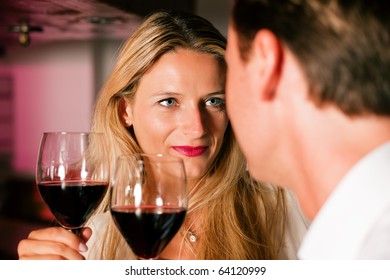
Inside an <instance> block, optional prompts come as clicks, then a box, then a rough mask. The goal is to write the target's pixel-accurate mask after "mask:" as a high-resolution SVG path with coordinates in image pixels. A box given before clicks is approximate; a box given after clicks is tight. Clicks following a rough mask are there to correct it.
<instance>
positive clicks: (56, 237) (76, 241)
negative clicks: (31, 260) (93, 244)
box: [28, 227, 87, 252]
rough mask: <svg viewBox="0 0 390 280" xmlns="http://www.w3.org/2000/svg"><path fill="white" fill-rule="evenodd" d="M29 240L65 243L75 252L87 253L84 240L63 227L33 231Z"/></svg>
mask: <svg viewBox="0 0 390 280" xmlns="http://www.w3.org/2000/svg"><path fill="white" fill-rule="evenodd" d="M28 239H32V240H41V241H53V242H57V243H63V244H65V245H67V246H68V247H70V248H72V249H73V250H75V251H81V252H85V251H86V250H87V247H86V245H85V242H84V240H83V239H82V238H80V237H79V236H77V235H76V234H73V233H72V232H70V231H68V230H66V229H64V228H61V227H51V228H45V229H38V230H35V231H32V232H31V233H30V234H29V236H28Z"/></svg>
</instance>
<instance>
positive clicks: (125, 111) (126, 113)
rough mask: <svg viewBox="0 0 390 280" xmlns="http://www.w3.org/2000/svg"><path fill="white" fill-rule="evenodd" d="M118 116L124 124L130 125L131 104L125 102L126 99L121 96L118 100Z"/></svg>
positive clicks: (131, 122)
mask: <svg viewBox="0 0 390 280" xmlns="http://www.w3.org/2000/svg"><path fill="white" fill-rule="evenodd" d="M118 109H119V116H121V119H122V121H123V124H124V126H127V127H129V126H132V125H133V121H132V109H131V106H130V104H129V102H127V100H126V99H124V98H122V99H121V100H120V101H119V108H118Z"/></svg>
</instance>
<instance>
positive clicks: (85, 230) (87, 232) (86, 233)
mask: <svg viewBox="0 0 390 280" xmlns="http://www.w3.org/2000/svg"><path fill="white" fill-rule="evenodd" d="M91 236H92V229H91V228H89V227H85V228H83V229H82V230H81V234H80V237H81V238H82V239H83V241H84V242H85V243H87V241H88V240H89V238H91Z"/></svg>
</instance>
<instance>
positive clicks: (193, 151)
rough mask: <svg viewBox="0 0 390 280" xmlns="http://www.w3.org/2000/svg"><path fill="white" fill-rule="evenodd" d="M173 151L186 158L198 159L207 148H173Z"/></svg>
mask: <svg viewBox="0 0 390 280" xmlns="http://www.w3.org/2000/svg"><path fill="white" fill-rule="evenodd" d="M172 149H174V150H175V151H176V152H178V153H180V154H182V155H184V156H186V157H197V156H200V155H202V154H203V153H204V152H205V151H206V150H207V146H197V147H193V146H172Z"/></svg>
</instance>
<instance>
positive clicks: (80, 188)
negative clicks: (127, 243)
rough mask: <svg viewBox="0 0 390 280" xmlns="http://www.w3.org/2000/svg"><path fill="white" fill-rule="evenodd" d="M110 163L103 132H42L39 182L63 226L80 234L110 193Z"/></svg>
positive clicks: (44, 197) (46, 200) (43, 195)
mask: <svg viewBox="0 0 390 280" xmlns="http://www.w3.org/2000/svg"><path fill="white" fill-rule="evenodd" d="M108 163H109V160H108V155H107V148H106V143H105V137H104V134H103V133H95V132H45V133H43V135H42V139H41V144H40V147H39V153H38V162H37V169H36V182H37V185H38V189H39V193H40V194H41V197H42V199H43V200H44V202H45V203H46V205H47V206H48V208H49V209H50V211H51V212H52V213H53V215H54V217H55V218H56V220H57V222H58V223H59V224H60V225H61V226H62V227H64V228H66V229H68V230H71V231H72V232H73V233H75V234H79V233H80V231H81V229H82V227H83V226H84V224H85V223H86V222H87V220H88V219H89V218H90V217H91V215H92V214H93V212H94V211H95V210H96V208H97V207H98V206H99V204H100V202H101V201H102V200H103V198H104V196H105V194H106V192H107V190H108V184H109V165H108Z"/></svg>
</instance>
